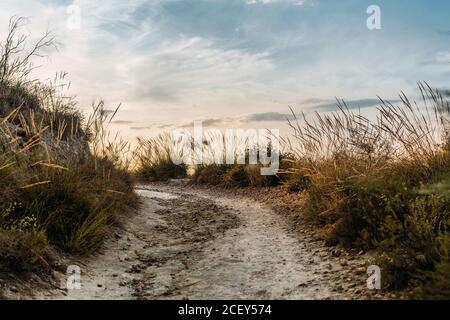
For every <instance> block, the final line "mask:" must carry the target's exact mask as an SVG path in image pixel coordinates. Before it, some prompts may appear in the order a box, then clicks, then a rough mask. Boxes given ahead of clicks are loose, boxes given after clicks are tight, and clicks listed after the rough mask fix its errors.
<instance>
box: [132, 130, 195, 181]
mask: <svg viewBox="0 0 450 320" xmlns="http://www.w3.org/2000/svg"><path fill="white" fill-rule="evenodd" d="M173 148H174V141H172V139H171V137H170V136H169V135H160V136H158V137H157V138H153V139H147V140H144V139H139V148H138V151H137V152H136V154H137V157H136V158H137V163H138V165H137V166H138V168H137V176H138V177H139V178H140V179H142V180H144V181H167V180H169V179H176V178H184V177H186V175H187V172H186V166H185V165H178V164H175V163H174V162H173V161H172V158H171V152H172V150H173Z"/></svg>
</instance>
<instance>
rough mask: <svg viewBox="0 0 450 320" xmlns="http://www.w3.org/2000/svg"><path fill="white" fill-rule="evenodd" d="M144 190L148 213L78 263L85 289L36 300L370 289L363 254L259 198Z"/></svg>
mask: <svg viewBox="0 0 450 320" xmlns="http://www.w3.org/2000/svg"><path fill="white" fill-rule="evenodd" d="M137 192H138V193H139V194H140V195H141V197H142V199H143V203H144V204H143V207H142V209H141V210H140V212H139V213H138V214H136V215H135V216H133V217H131V218H130V219H129V220H128V221H127V222H126V224H125V225H124V226H123V229H121V231H118V232H117V234H116V235H115V236H114V237H112V238H111V239H110V240H108V242H107V243H106V244H105V249H104V251H103V252H102V254H100V255H98V256H96V257H92V258H91V259H90V260H87V261H83V263H82V264H81V263H80V264H79V266H80V268H81V270H82V274H81V285H82V286H81V289H73V290H50V291H45V292H40V293H38V294H36V295H35V298H41V299H352V298H359V297H361V295H362V294H363V293H364V291H365V290H366V289H365V282H364V280H365V275H364V274H361V272H359V273H358V272H356V270H357V269H358V268H359V269H361V266H362V263H361V261H356V260H355V259H353V258H350V259H348V261H347V258H346V257H342V256H341V257H333V255H331V254H330V249H329V248H326V247H324V246H323V244H322V243H321V242H319V241H316V240H314V239H312V238H311V237H310V236H308V235H307V234H305V235H302V234H300V235H299V234H292V232H289V231H287V228H285V224H284V222H283V221H282V219H280V216H279V215H278V214H276V213H274V212H273V211H272V210H271V209H270V208H268V207H267V206H265V205H263V204H261V203H258V202H257V201H255V200H251V199H249V198H246V197H242V196H236V195H234V196H233V195H224V194H222V193H219V192H214V191H211V190H205V189H202V190H192V189H191V188H190V187H186V186H176V185H146V186H140V187H138V188H137ZM60 277H61V286H62V287H64V284H65V275H63V274H61V275H60Z"/></svg>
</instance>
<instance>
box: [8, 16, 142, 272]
mask: <svg viewBox="0 0 450 320" xmlns="http://www.w3.org/2000/svg"><path fill="white" fill-rule="evenodd" d="M23 22H24V20H23V19H22V18H14V19H12V20H11V22H10V32H9V35H8V37H7V40H6V41H5V42H3V43H2V46H1V58H0V189H1V190H2V192H1V194H0V238H1V242H0V269H6V270H8V271H9V272H19V273H22V272H25V271H36V269H42V268H43V269H47V268H48V267H49V264H48V261H47V259H48V257H47V255H46V252H47V249H48V247H49V246H53V247H56V248H58V249H59V250H64V251H68V252H72V253H77V254H90V253H93V252H95V251H96V250H98V248H99V247H100V246H101V244H102V242H103V240H104V238H105V235H106V234H107V232H108V229H109V226H110V224H111V223H115V222H116V219H117V216H118V215H119V214H122V213H125V212H126V211H128V210H129V209H130V208H132V207H135V206H136V204H137V197H136V195H135V194H134V191H133V180H132V178H131V176H130V174H129V173H128V166H129V164H130V161H129V160H127V157H124V156H123V154H124V153H125V154H126V152H127V150H129V147H128V145H127V144H126V143H124V142H123V141H120V140H118V139H116V140H114V139H111V137H109V136H108V134H107V124H108V123H109V122H110V121H111V117H113V115H108V113H106V112H105V111H104V108H103V103H102V102H101V103H99V104H97V105H96V107H95V108H94V112H93V114H92V115H91V117H90V118H89V119H88V120H86V121H85V120H84V119H83V117H82V115H81V113H80V112H79V111H78V109H77V104H76V101H75V100H73V99H72V98H69V97H67V95H66V94H65V92H64V89H65V88H66V85H65V84H64V79H65V74H58V75H57V76H56V77H55V80H54V81H53V82H51V83H48V84H43V83H41V82H39V81H30V80H29V79H28V75H29V72H30V70H31V68H32V65H31V63H30V59H31V57H33V56H34V57H36V56H39V54H40V53H39V52H40V51H39V50H40V49H42V48H44V47H49V46H52V45H53V42H52V41H51V38H50V37H49V35H48V34H46V35H45V36H44V37H43V38H42V39H41V40H38V42H37V43H36V44H34V45H31V48H32V49H31V51H24V50H25V48H27V47H29V46H27V41H26V40H27V38H26V37H24V36H21V35H20V34H19V30H20V27H21V26H22V24H23Z"/></svg>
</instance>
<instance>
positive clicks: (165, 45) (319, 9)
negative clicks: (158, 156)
mask: <svg viewBox="0 0 450 320" xmlns="http://www.w3.org/2000/svg"><path fill="white" fill-rule="evenodd" d="M73 4H74V5H77V6H78V7H79V8H80V10H81V11H80V12H81V28H80V29H78V30H70V29H68V28H67V26H66V24H67V19H68V14H67V6H69V5H73ZM372 4H375V5H378V6H379V7H380V9H381V24H382V29H381V30H369V29H368V28H367V27H366V20H367V18H368V16H369V15H368V14H367V13H366V9H367V7H368V6H369V5H372ZM0 8H1V10H0V12H1V13H0V19H1V20H0V21H2V23H1V25H0V32H1V34H2V35H4V31H5V28H6V26H7V19H8V17H9V16H11V15H14V14H15V15H22V16H27V17H29V18H30V24H29V26H28V32H30V34H32V35H33V36H38V35H39V34H40V33H42V32H43V31H44V30H45V29H46V28H47V27H48V28H50V30H52V31H53V32H54V33H55V35H56V36H57V39H58V41H59V42H60V46H59V50H58V51H57V52H53V53H52V54H51V56H50V58H49V59H48V60H47V61H45V67H43V68H40V69H39V70H38V71H37V73H38V74H37V75H38V76H39V77H41V78H44V79H45V78H46V77H50V76H51V75H53V74H54V72H55V71H60V70H65V71H67V72H69V75H70V79H71V81H72V87H71V90H72V92H73V93H75V94H77V96H78V97H79V100H80V101H81V105H82V106H83V108H85V109H87V106H88V105H89V103H90V102H91V101H92V100H93V99H96V98H97V99H98V98H99V97H103V98H104V99H105V100H106V102H107V103H108V104H109V105H111V107H113V106H114V105H116V104H117V103H119V102H122V103H123V106H124V107H123V109H122V113H121V114H119V118H118V120H119V121H118V122H117V123H116V124H115V128H116V129H117V130H120V131H121V132H124V133H125V135H128V136H134V135H146V134H151V133H154V132H155V131H158V130H161V129H163V128H164V129H169V130H170V128H175V127H177V126H184V125H186V124H188V123H190V122H192V121H193V120H201V119H204V120H206V121H208V122H207V123H208V124H210V125H211V126H218V127H229V126H253V127H256V126H258V127H261V126H264V127H277V126H283V125H284V121H283V118H284V117H283V115H284V114H286V113H288V112H289V109H288V106H292V107H293V108H294V109H295V110H296V111H298V112H300V111H304V112H311V111H316V110H318V111H329V110H332V109H333V108H334V103H333V100H334V98H335V97H339V98H344V99H346V100H347V101H349V104H350V106H352V107H358V106H360V107H363V108H365V109H367V110H370V109H373V108H374V106H375V105H376V100H375V99H376V96H377V95H380V96H383V97H385V98H388V99H392V100H395V99H396V96H397V93H398V92H399V91H400V90H403V91H405V92H407V93H410V94H411V95H414V94H415V92H416V91H415V84H416V82H417V81H419V80H425V81H428V82H429V83H430V84H431V85H432V86H435V87H438V88H450V1H445V0H431V1H425V0H384V1H374V0H371V1H365V0H341V1H332V0H131V1H121V0H111V1H95V2H94V1H87V0H82V1H68V0H64V1H63V0H40V1H32V2H30V1H25V0H14V1H13V0H3V1H2V4H1V5H0Z"/></svg>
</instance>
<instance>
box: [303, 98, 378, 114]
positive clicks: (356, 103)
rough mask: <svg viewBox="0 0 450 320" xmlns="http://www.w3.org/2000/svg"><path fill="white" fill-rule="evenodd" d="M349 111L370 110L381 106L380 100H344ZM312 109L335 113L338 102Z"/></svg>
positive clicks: (315, 106)
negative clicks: (369, 108)
mask: <svg viewBox="0 0 450 320" xmlns="http://www.w3.org/2000/svg"><path fill="white" fill-rule="evenodd" d="M344 102H345V104H346V105H347V107H348V108H349V109H358V108H368V107H374V106H378V105H380V103H381V102H380V100H379V99H361V100H344ZM312 109H319V110H320V111H334V110H337V109H338V106H337V101H335V102H330V103H323V104H318V105H314V106H312Z"/></svg>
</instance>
